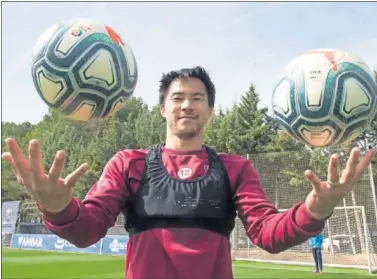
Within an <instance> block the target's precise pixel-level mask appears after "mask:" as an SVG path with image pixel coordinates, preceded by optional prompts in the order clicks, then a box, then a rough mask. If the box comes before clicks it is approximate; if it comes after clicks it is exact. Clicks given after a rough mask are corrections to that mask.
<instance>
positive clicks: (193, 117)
mask: <svg viewBox="0 0 377 279" xmlns="http://www.w3.org/2000/svg"><path fill="white" fill-rule="evenodd" d="M178 119H196V117H195V116H181V117H179V118H178Z"/></svg>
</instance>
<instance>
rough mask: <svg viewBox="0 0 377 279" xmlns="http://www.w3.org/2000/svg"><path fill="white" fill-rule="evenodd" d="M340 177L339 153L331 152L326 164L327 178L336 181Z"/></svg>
mask: <svg viewBox="0 0 377 279" xmlns="http://www.w3.org/2000/svg"><path fill="white" fill-rule="evenodd" d="M339 179H340V159H339V154H333V155H332V156H331V158H330V162H329V166H328V174H327V180H328V181H330V182H333V183H338V182H339Z"/></svg>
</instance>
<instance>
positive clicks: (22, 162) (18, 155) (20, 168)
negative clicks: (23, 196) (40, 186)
mask: <svg viewBox="0 0 377 279" xmlns="http://www.w3.org/2000/svg"><path fill="white" fill-rule="evenodd" d="M5 143H6V145H7V146H8V149H9V152H10V154H11V157H12V161H13V163H14V168H15V169H16V170H17V173H18V174H19V175H20V176H21V177H22V180H23V181H24V182H25V186H26V185H28V186H30V185H31V177H30V172H29V163H28V161H27V159H26V158H25V156H24V154H23V153H22V150H21V148H20V147H19V146H18V144H17V143H16V141H15V140H14V139H12V138H8V139H6V140H5ZM5 157H7V156H5ZM5 159H6V158H5Z"/></svg>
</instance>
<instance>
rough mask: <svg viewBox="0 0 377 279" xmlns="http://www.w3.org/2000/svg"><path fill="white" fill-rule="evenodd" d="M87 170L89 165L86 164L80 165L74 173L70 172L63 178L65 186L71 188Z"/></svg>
mask: <svg viewBox="0 0 377 279" xmlns="http://www.w3.org/2000/svg"><path fill="white" fill-rule="evenodd" d="M88 168H89V165H88V164H87V163H85V164H82V165H81V166H80V167H79V168H78V169H76V170H75V171H74V172H72V173H71V174H70V175H68V176H67V177H66V178H65V184H66V185H67V186H68V187H72V186H73V184H75V183H76V182H77V181H78V180H79V179H80V177H81V176H82V175H83V174H84V173H85V172H86V171H87V170H88Z"/></svg>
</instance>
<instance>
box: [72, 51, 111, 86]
mask: <svg viewBox="0 0 377 279" xmlns="http://www.w3.org/2000/svg"><path fill="white" fill-rule="evenodd" d="M79 72H80V77H81V79H82V80H83V81H84V82H85V83H89V84H92V85H101V87H105V88H108V89H109V90H111V88H112V87H113V86H114V85H116V82H115V77H114V76H115V74H116V69H115V66H114V63H113V57H112V55H111V53H110V52H109V51H108V50H106V49H100V50H98V51H97V52H96V53H95V54H94V55H93V56H92V57H90V58H88V60H87V61H85V64H83V66H82V67H81V69H80V71H79Z"/></svg>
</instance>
